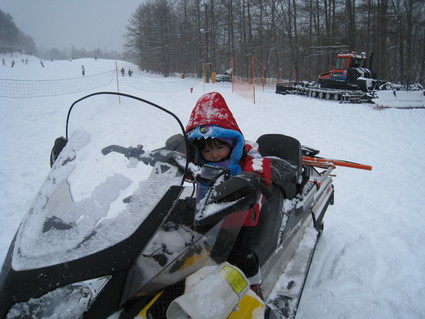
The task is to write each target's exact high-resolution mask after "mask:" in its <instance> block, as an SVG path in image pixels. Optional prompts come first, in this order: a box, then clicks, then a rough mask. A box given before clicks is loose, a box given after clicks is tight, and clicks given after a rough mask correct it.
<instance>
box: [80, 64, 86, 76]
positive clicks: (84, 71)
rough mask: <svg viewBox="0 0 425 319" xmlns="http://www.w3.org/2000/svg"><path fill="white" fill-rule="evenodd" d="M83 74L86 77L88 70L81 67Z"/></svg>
mask: <svg viewBox="0 0 425 319" xmlns="http://www.w3.org/2000/svg"><path fill="white" fill-rule="evenodd" d="M81 72H82V73H83V76H85V75H86V69H85V68H84V65H82V66H81Z"/></svg>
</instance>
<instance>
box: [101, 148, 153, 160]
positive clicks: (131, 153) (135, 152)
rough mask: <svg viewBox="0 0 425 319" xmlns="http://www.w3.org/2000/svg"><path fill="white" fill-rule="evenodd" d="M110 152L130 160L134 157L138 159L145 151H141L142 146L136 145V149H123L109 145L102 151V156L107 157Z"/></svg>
mask: <svg viewBox="0 0 425 319" xmlns="http://www.w3.org/2000/svg"><path fill="white" fill-rule="evenodd" d="M111 152H116V153H120V154H123V155H124V156H125V157H127V158H130V157H134V158H137V159H140V156H141V155H143V154H145V150H144V149H143V145H137V147H131V146H130V147H123V146H119V145H109V146H106V147H104V148H103V149H102V154H103V155H108V154H109V153H111Z"/></svg>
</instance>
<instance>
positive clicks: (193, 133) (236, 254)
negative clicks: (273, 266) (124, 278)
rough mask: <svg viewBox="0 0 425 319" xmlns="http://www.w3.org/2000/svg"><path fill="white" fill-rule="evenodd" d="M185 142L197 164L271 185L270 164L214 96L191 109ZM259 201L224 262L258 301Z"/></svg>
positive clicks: (217, 97)
mask: <svg viewBox="0 0 425 319" xmlns="http://www.w3.org/2000/svg"><path fill="white" fill-rule="evenodd" d="M186 132H187V134H188V138H189V141H191V142H192V143H193V144H194V145H195V146H196V147H197V148H198V150H199V152H200V155H201V157H200V158H199V159H195V161H197V162H198V163H197V164H200V165H203V164H206V163H208V164H209V165H217V166H221V167H227V168H229V170H230V173H231V175H237V174H239V173H241V172H243V171H248V172H256V173H258V175H259V176H260V177H261V179H262V181H263V183H264V184H265V185H266V186H269V184H270V181H271V170H270V160H268V159H266V158H262V157H261V155H260V153H259V152H258V145H257V143H254V142H248V141H245V140H244V137H243V134H242V132H241V130H240V128H239V126H238V124H237V123H236V120H235V119H234V117H233V114H232V112H231V111H230V109H229V107H228V106H227V104H226V101H225V100H224V98H223V97H222V96H221V95H220V94H219V93H216V92H213V93H207V94H205V95H203V96H202V97H201V98H200V99H199V100H198V102H197V103H196V105H195V108H194V109H193V110H192V113H191V115H190V119H189V122H188V124H187V126H186ZM261 203H262V198H261V199H260V201H259V202H258V203H257V204H256V205H255V207H254V208H253V209H251V210H250V212H249V213H248V216H247V217H246V219H245V221H244V224H243V226H244V227H242V229H241V232H240V234H239V236H238V239H237V241H236V243H235V247H234V249H233V250H232V252H231V253H230V256H229V258H228V260H229V262H230V263H232V264H234V265H236V266H237V267H239V268H240V269H241V270H242V271H243V272H244V273H245V275H246V276H247V277H248V279H249V280H250V283H251V288H252V289H253V290H254V291H256V292H257V294H258V295H260V297H262V295H261V290H260V284H261V276H260V272H259V262H258V257H257V256H256V254H255V252H254V251H253V250H252V249H251V248H250V247H251V237H252V236H251V234H252V228H253V227H255V226H256V225H257V224H258V219H259V216H260V210H261Z"/></svg>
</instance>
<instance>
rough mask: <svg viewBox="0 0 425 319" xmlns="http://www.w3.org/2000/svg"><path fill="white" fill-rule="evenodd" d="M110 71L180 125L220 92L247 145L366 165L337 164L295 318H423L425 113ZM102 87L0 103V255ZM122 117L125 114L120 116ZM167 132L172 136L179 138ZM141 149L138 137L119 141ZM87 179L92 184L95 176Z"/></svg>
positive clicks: (61, 69) (66, 67) (93, 68)
mask: <svg viewBox="0 0 425 319" xmlns="http://www.w3.org/2000/svg"><path fill="white" fill-rule="evenodd" d="M2 58H5V60H6V62H7V66H1V67H0V78H1V79H17V80H30V79H31V80H36V81H41V80H52V79H70V78H78V77H81V65H84V66H85V68H86V75H94V74H98V73H102V72H107V71H111V70H113V69H114V68H115V61H110V60H97V61H95V60H94V59H83V60H75V61H44V65H45V67H44V68H43V67H42V66H41V65H40V63H39V60H38V59H37V58H35V57H28V59H29V60H30V61H29V63H28V64H24V63H22V62H21V58H27V57H26V56H22V57H21V56H14V57H10V56H9V55H8V56H2ZM12 59H15V61H16V64H15V66H14V67H13V68H11V67H10V62H11V61H12ZM117 65H118V69H120V68H121V67H122V66H124V67H125V68H126V69H127V68H128V67H131V68H132V69H133V70H134V76H133V77H132V78H129V77H121V75H120V76H119V80H120V86H119V89H120V91H121V92H124V93H129V94H134V95H136V96H138V97H141V98H143V99H146V100H149V101H152V102H154V103H157V104H159V105H161V106H163V107H166V108H167V109H169V110H170V111H172V112H175V113H176V114H177V115H178V116H179V117H180V119H181V121H182V122H183V124H185V123H186V122H187V120H188V118H189V115H190V112H191V111H192V108H193V107H194V106H195V103H196V101H197V99H198V98H199V97H200V96H201V95H202V94H204V93H206V92H211V91H217V92H220V93H221V94H222V95H223V96H224V98H225V99H226V101H227V103H228V105H229V106H230V108H231V110H232V112H233V115H234V117H235V119H236V121H237V122H238V124H239V126H240V128H241V130H242V132H243V133H244V135H245V138H246V139H249V140H256V139H257V138H258V137H259V136H260V135H262V134H266V133H282V134H286V135H290V136H293V137H295V138H297V139H299V140H300V142H301V144H304V145H308V146H311V147H314V148H317V149H320V150H321V153H320V154H321V155H322V156H325V157H331V158H337V159H344V160H350V161H355V162H360V163H364V164H369V165H372V166H373V170H372V171H364V170H356V169H351V168H344V167H338V168H337V169H336V170H335V171H334V173H335V174H336V175H337V176H336V177H334V185H335V205H334V206H330V207H329V209H328V211H327V214H326V216H325V219H324V221H325V230H324V233H323V236H322V238H321V240H320V242H319V244H318V248H317V251H316V253H315V256H314V259H313V264H312V267H311V270H310V274H309V278H308V280H307V283H306V287H305V290H304V295H303V298H302V300H301V304H300V309H299V311H298V316H297V318H312V317H314V318H329V315H330V314H331V316H332V318H371V317H375V318H422V317H423V314H424V313H425V303H424V302H423V300H425V289H424V288H425V268H424V265H425V250H424V249H423V243H424V242H425V232H424V231H423V229H424V228H425V217H424V215H423V214H422V213H423V207H425V198H424V196H423V190H424V188H425V181H424V180H423V179H422V176H425V165H424V163H423V158H424V156H425V131H424V127H425V109H423V108H419V109H393V108H391V109H385V110H378V109H376V108H374V107H373V105H367V104H339V103H337V102H332V101H321V100H316V99H309V98H304V97H299V96H290V95H286V96H283V95H277V94H275V93H274V88H273V87H266V88H265V89H264V91H263V89H262V88H261V87H257V91H256V103H255V104H254V103H253V101H252V99H248V98H245V97H242V96H240V95H239V94H237V93H232V89H231V83H225V82H221V83H216V84H212V83H209V84H204V83H202V82H199V81H195V80H193V79H190V78H186V79H180V78H178V77H175V78H163V77H161V76H159V75H154V74H147V73H142V72H141V71H137V68H136V67H135V66H133V65H131V64H129V63H126V62H118V63H117ZM142 83H145V84H146V85H143V84H142ZM190 88H193V92H192V93H191V90H190ZM106 90H110V91H116V90H117V83H116V81H113V82H112V83H111V84H109V85H108V86H106V87H102V88H99V89H97V90H92V91H85V92H79V93H72V94H62V95H57V96H45V97H35V98H5V97H0V111H1V114H2V116H1V117H0V147H1V149H2V151H1V152H0V167H1V171H0V198H1V201H0V260H3V259H4V257H5V256H6V253H7V250H8V247H9V244H10V242H11V240H12V238H13V236H14V234H15V232H16V230H17V228H18V226H19V223H20V222H21V220H22V218H23V216H24V215H25V214H26V212H27V211H28V210H29V208H30V207H31V206H32V203H33V201H34V199H35V198H36V196H37V194H38V191H39V189H40V186H41V185H42V183H43V181H44V180H45V179H46V177H47V175H48V174H49V170H50V167H49V156H50V150H51V147H52V145H53V142H54V140H55V138H56V137H58V136H61V135H64V132H65V120H66V115H67V112H68V108H69V106H70V105H71V104H72V102H74V101H75V100H76V99H78V98H80V97H82V96H83V95H86V94H88V93H90V92H95V91H106ZM121 112H122V114H119V115H120V117H121V118H122V116H123V115H124V116H125V114H126V113H125V112H124V111H121ZM108 114H110V116H111V117H115V115H118V114H113V113H108ZM137 124H138V119H137V118H134V117H132V116H129V117H128V118H126V122H125V125H124V126H117V125H110V126H109V129H108V131H105V130H103V129H104V127H99V133H102V132H103V133H104V134H115V133H116V132H119V131H120V130H126V129H127V126H137ZM159 124H161V123H156V122H155V117H154V116H152V119H151V126H149V127H139V130H140V132H143V131H144V130H151V131H155V130H161V129H162V128H163V126H161V125H159ZM93 126H95V124H93ZM102 130H103V131H102ZM163 133H164V134H170V136H171V135H172V134H173V133H175V131H172V130H170V132H168V131H167V132H163ZM138 142H140V141H139V140H138V139H137V138H134V140H131V141H125V142H124V145H136V144H137V143H138ZM148 142H149V143H153V141H148ZM84 174H86V178H87V180H91V177H92V178H93V179H95V178H98V177H96V176H95V175H93V176H92V175H91V172H85V173H84ZM93 174H94V173H93Z"/></svg>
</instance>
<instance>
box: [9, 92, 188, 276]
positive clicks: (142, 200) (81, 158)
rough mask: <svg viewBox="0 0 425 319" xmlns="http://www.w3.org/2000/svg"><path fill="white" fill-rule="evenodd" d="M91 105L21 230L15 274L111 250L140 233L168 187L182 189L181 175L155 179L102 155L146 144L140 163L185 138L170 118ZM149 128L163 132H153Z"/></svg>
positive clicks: (142, 167)
mask: <svg viewBox="0 0 425 319" xmlns="http://www.w3.org/2000/svg"><path fill="white" fill-rule="evenodd" d="M88 100H90V101H88V102H86V101H82V102H80V103H81V105H79V106H78V107H77V108H76V109H75V111H74V113H73V115H72V118H71V124H75V123H78V125H75V126H77V128H75V127H71V131H72V134H70V136H69V140H68V143H67V145H66V147H65V148H64V149H63V151H62V153H61V154H60V156H59V158H58V159H57V161H56V162H55V164H54V166H53V168H52V170H51V171H50V173H49V175H48V177H47V179H46V181H45V182H44V184H43V186H42V188H41V189H40V191H39V193H38V194H37V197H36V199H35V201H34V203H33V205H32V206H31V208H30V210H29V212H28V213H27V215H26V216H25V218H24V220H23V221H22V224H21V226H20V229H19V230H18V234H17V237H16V244H15V249H14V256H13V267H14V269H17V270H20V269H30V268H36V267H45V266H49V265H55V264H58V263H61V262H67V261H71V260H75V259H78V258H81V257H83V256H86V255H90V254H93V253H95V252H97V251H100V250H103V249H105V248H108V247H110V246H113V245H115V244H116V243H118V242H120V241H122V240H124V239H126V238H127V237H129V236H130V235H131V234H132V233H133V232H134V231H135V230H136V229H137V228H138V227H139V226H140V225H141V223H142V222H143V221H144V219H145V218H146V217H147V216H148V214H149V213H150V212H151V211H152V209H153V208H154V207H155V205H156V204H157V203H158V202H159V200H160V199H161V198H162V197H163V195H164V194H165V193H166V192H167V191H168V189H169V188H170V186H171V185H180V184H181V183H182V177H181V174H175V175H173V176H170V175H167V174H156V175H152V174H153V173H152V172H153V168H152V165H151V163H149V161H146V163H144V162H143V161H138V160H136V159H135V158H130V159H128V158H126V157H125V156H123V154H118V153H111V154H108V155H103V154H102V149H103V148H104V147H106V146H108V145H113V144H116V145H123V146H125V147H128V146H130V145H134V146H135V145H137V144H143V145H144V146H143V149H144V150H145V151H146V153H145V154H143V156H145V157H146V158H149V156H150V154H152V152H149V151H150V150H155V149H158V148H161V147H163V146H164V145H165V141H166V140H167V138H168V137H170V136H172V135H174V134H176V133H178V132H180V133H183V132H182V128H181V127H180V126H179V125H178V123H177V122H175V121H174V123H173V120H172V119H170V116H169V115H168V114H166V113H164V112H163V111H160V110H157V109H153V108H151V109H149V110H148V111H146V110H144V109H143V107H140V104H142V103H140V102H137V103H136V102H135V101H132V100H128V99H123V97H121V101H120V102H118V99H117V97H115V96H113V97H112V98H111V100H108V101H105V100H106V98H105V97H104V96H99V97H96V98H94V99H93V98H91V99H88ZM142 105H143V104H142ZM135 119H137V120H135ZM154 122H157V123H167V124H166V125H158V127H153V126H152V124H151V123H154ZM143 123H146V127H149V130H143V127H144V124H143ZM148 124H149V125H148ZM182 158H183V159H182V160H183V161H184V162H185V161H186V160H185V159H184V156H182ZM46 164H48V163H47V162H46ZM183 165H184V164H183ZM171 172H172V171H171ZM174 172H175V171H174Z"/></svg>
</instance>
